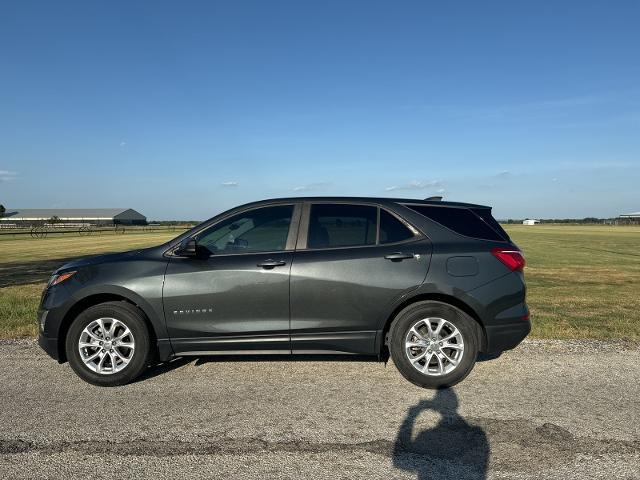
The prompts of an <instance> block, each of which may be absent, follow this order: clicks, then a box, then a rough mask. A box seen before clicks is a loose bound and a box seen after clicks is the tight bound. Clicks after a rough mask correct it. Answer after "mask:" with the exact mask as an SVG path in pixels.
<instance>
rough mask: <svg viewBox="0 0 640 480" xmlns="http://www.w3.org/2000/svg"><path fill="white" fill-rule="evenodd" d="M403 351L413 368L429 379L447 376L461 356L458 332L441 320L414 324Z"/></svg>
mask: <svg viewBox="0 0 640 480" xmlns="http://www.w3.org/2000/svg"><path fill="white" fill-rule="evenodd" d="M404 347H405V348H404V350H405V353H406V355H407V358H408V359H409V362H410V363H411V365H412V366H413V368H415V369H416V370H418V371H419V372H420V373H422V374H424V375H429V376H443V375H447V374H449V373H451V372H452V371H453V370H455V369H456V367H457V366H458V365H459V364H460V361H461V360H462V356H463V355H464V341H463V338H462V334H461V333H460V330H458V328H457V327H456V326H455V325H454V324H453V323H452V322H450V321H449V320H445V319H443V318H424V319H421V320H418V321H417V322H415V323H414V324H413V325H412V326H411V328H409V331H408V332H407V335H406V336H405V341H404Z"/></svg>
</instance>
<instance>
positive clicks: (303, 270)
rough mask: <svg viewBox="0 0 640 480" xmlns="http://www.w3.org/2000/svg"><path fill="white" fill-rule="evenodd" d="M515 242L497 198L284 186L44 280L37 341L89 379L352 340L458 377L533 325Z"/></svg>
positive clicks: (408, 372) (402, 367)
mask: <svg viewBox="0 0 640 480" xmlns="http://www.w3.org/2000/svg"><path fill="white" fill-rule="evenodd" d="M524 264H525V261H524V257H523V255H522V253H521V252H520V250H519V249H518V247H517V246H516V245H515V244H514V243H513V242H512V241H511V239H510V238H509V236H508V235H507V233H506V232H505V231H504V230H503V229H502V227H501V226H500V225H499V224H498V222H497V221H496V220H495V219H494V218H493V216H492V215H491V208H490V207H485V206H481V205H473V204H467V203H455V202H443V201H438V200H411V199H386V198H385V199H382V198H346V197H343V198H287V199H276V200H266V201H260V202H256V203H250V204H247V205H243V206H240V207H237V208H234V209H232V210H229V211H227V212H224V213H222V214H220V215H218V216H216V217H214V218H212V219H210V220H208V221H206V222H204V223H202V224H200V225H198V226H196V227H194V228H192V229H191V230H189V231H187V232H185V233H183V234H182V235H180V236H178V237H177V238H175V239H173V240H171V241H169V242H167V243H165V244H162V245H159V246H157V247H152V248H145V249H138V250H133V251H130V252H124V253H118V254H109V255H100V256H95V257H90V258H84V259H79V260H76V261H73V262H71V263H67V264H66V265H63V266H62V267H61V268H59V269H58V270H56V271H55V272H54V274H53V276H52V277H51V279H50V280H49V283H48V285H47V287H46V289H45V291H44V292H43V295H42V301H41V305H40V309H39V312H38V323H39V328H40V336H39V344H40V346H41V347H42V348H43V349H44V350H45V351H46V352H47V353H48V354H49V355H51V356H52V357H53V358H54V359H56V360H58V361H59V362H61V363H62V362H64V361H68V362H69V364H70V365H71V368H72V369H73V370H74V371H75V372H76V373H77V374H78V376H80V377H81V378H82V379H84V380H86V381H87V382H90V383H92V384H94V385H102V386H114V385H122V384H126V383H127V382H130V381H132V380H133V379H135V378H136V377H138V376H139V375H140V374H141V373H142V372H143V370H144V369H145V368H146V367H147V366H148V365H149V364H151V363H152V362H165V361H168V360H169V359H171V358H172V357H183V356H189V355H191V356H205V355H216V354H234V355H238V354H243V355H244V354H260V355H264V354H294V355H299V354H302V355H305V354H306V355H310V354H355V355H366V356H371V357H377V359H378V360H382V361H386V360H387V359H388V357H389V355H390V356H391V357H392V358H393V361H394V364H395V365H396V367H397V368H398V370H399V371H400V373H401V374H402V375H403V376H404V377H405V378H406V379H408V380H409V381H410V382H413V383H414V384H416V385H419V386H421V387H426V388H441V387H447V386H451V385H454V384H456V383H458V382H460V381H461V380H462V379H464V378H465V377H466V376H467V375H468V374H469V372H470V371H471V369H472V368H473V366H474V364H475V362H476V359H477V357H478V354H479V353H484V354H487V355H496V354H499V353H500V352H501V351H503V350H507V349H511V348H513V347H515V346H516V345H518V343H520V342H521V341H522V339H523V338H524V337H526V335H527V334H528V333H529V331H530V329H531V324H530V320H529V311H528V308H527V305H526V303H525V283H524V276H523V267H524Z"/></svg>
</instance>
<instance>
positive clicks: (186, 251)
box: [174, 238, 198, 257]
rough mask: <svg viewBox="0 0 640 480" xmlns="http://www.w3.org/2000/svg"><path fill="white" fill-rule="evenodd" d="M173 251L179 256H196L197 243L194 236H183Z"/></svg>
mask: <svg viewBox="0 0 640 480" xmlns="http://www.w3.org/2000/svg"><path fill="white" fill-rule="evenodd" d="M174 253H175V254H176V255H178V256H180V257H196V256H197V255H198V244H197V242H196V239H195V238H185V239H184V240H182V241H181V242H180V245H179V246H178V248H176V250H175V251H174Z"/></svg>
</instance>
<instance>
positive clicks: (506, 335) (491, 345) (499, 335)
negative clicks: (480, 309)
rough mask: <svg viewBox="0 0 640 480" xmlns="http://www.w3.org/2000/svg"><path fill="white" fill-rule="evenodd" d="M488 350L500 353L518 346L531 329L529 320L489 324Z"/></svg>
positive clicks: (487, 329)
mask: <svg viewBox="0 0 640 480" xmlns="http://www.w3.org/2000/svg"><path fill="white" fill-rule="evenodd" d="M485 328H486V332H487V350H486V352H485V353H498V352H502V351H504V350H511V349H512V348H514V347H516V346H518V345H519V344H520V342H522V340H524V338H525V337H526V336H527V335H529V332H530V331H531V322H530V321H529V320H518V321H517V322H514V323H507V324H503V325H487V326H486V327H485Z"/></svg>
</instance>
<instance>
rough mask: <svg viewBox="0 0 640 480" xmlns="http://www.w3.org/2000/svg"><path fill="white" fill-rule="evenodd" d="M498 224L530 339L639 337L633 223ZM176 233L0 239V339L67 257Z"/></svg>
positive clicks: (639, 267) (17, 332)
mask: <svg viewBox="0 0 640 480" xmlns="http://www.w3.org/2000/svg"><path fill="white" fill-rule="evenodd" d="M506 229H507V231H508V232H509V234H510V235H511V236H512V238H513V240H514V241H515V242H516V243H517V244H518V245H519V246H520V247H521V248H522V249H523V250H524V252H525V255H526V257H527V268H526V270H525V274H526V278H527V285H528V302H529V306H530V307H531V313H532V319H533V334H532V335H533V336H535V337H542V338H598V339H608V338H615V339H627V340H631V341H634V342H639V341H640V308H639V307H640V227H628V226H624V227H623V226H617V227H610V226H572V225H536V226H522V225H512V226H507V228H506ZM178 233H179V232H146V233H142V232H140V233H133V232H132V233H126V234H124V235H116V234H113V233H111V234H102V235H99V236H97V235H96V236H88V237H78V236H73V235H66V236H57V237H56V236H52V237H49V238H47V239H41V240H39V239H31V238H24V237H22V238H11V237H8V238H7V237H0V338H12V337H24V336H33V335H36V333H37V330H36V326H35V320H34V319H35V317H36V310H37V306H38V301H39V298H40V293H41V292H42V289H43V288H44V284H45V282H46V280H47V279H48V277H49V274H50V273H51V271H52V270H54V269H55V268H56V267H57V266H59V265H60V264H61V263H64V262H65V261H66V260H67V259H71V258H73V257H78V256H83V255H90V254H97V253H104V252H113V251H122V250H129V249H133V248H137V247H145V246H151V245H157V244H159V243H162V242H164V241H166V240H168V239H170V238H172V237H174V236H176V235H177V234H178Z"/></svg>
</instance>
